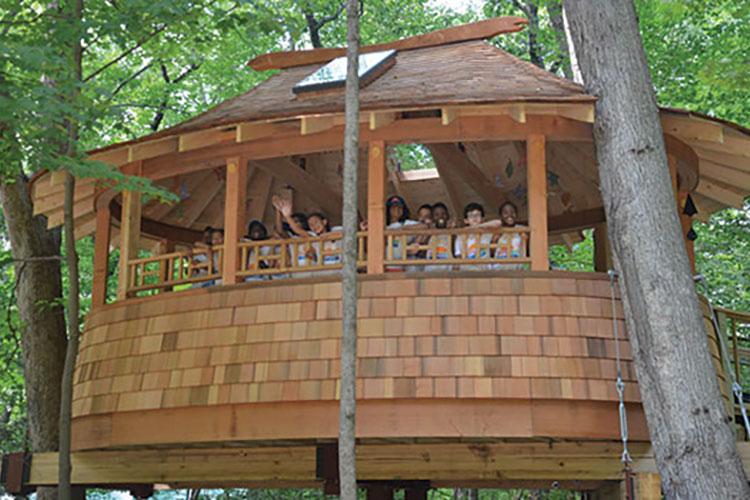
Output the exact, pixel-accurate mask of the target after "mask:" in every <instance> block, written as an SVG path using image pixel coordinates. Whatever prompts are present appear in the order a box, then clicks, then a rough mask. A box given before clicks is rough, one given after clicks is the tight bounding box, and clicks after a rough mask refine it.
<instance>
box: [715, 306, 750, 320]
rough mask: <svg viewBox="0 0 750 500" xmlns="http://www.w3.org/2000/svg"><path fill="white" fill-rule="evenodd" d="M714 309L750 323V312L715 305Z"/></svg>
mask: <svg viewBox="0 0 750 500" xmlns="http://www.w3.org/2000/svg"><path fill="white" fill-rule="evenodd" d="M714 310H716V311H717V312H720V313H722V314H724V315H726V316H729V317H730V318H732V319H737V320H740V321H741V322H743V323H750V312H744V311H735V310H733V309H727V308H725V307H720V306H714Z"/></svg>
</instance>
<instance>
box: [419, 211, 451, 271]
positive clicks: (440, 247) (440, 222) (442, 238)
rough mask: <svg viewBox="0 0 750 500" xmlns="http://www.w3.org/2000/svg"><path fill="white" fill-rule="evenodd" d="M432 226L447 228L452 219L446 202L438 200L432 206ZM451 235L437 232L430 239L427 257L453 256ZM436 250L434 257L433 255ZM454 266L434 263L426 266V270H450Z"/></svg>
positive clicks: (442, 258)
mask: <svg viewBox="0 0 750 500" xmlns="http://www.w3.org/2000/svg"><path fill="white" fill-rule="evenodd" d="M432 217H433V219H432V227H433V228H434V229H447V228H448V227H449V224H451V223H452V221H451V220H450V214H449V213H448V207H447V206H445V204H444V203H441V202H438V203H435V204H434V205H433V206H432ZM451 239H452V237H451V235H450V234H436V235H433V236H432V237H431V238H430V240H429V243H430V249H429V250H427V259H429V260H447V259H450V258H451ZM433 250H434V257H433ZM451 268H452V266H450V265H439V264H432V265H427V266H425V271H450V270H451Z"/></svg>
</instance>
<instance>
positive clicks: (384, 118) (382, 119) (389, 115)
mask: <svg viewBox="0 0 750 500" xmlns="http://www.w3.org/2000/svg"><path fill="white" fill-rule="evenodd" d="M369 115H370V130H376V129H379V128H380V127H385V126H386V125H390V124H391V123H393V122H394V121H396V117H397V115H398V114H397V113H396V112H394V111H380V112H377V111H373V112H371V113H370V114H369Z"/></svg>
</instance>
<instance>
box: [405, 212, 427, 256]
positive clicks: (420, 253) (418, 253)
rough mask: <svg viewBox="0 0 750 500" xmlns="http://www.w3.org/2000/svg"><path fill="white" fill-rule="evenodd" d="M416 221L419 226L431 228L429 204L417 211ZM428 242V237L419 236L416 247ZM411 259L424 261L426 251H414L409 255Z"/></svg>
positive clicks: (425, 235)
mask: <svg viewBox="0 0 750 500" xmlns="http://www.w3.org/2000/svg"><path fill="white" fill-rule="evenodd" d="M417 219H418V220H419V222H420V223H421V224H424V225H425V227H427V228H431V227H432V206H431V205H429V204H424V205H422V206H421V207H419V209H417ZM429 242H430V235H429V234H424V235H421V236H419V237H418V238H417V239H416V242H415V243H416V245H419V246H424V245H426V244H428V243H429ZM409 256H410V257H411V258H414V259H420V260H421V259H424V258H425V257H427V250H415V251H414V253H413V254H411V253H410V254H409Z"/></svg>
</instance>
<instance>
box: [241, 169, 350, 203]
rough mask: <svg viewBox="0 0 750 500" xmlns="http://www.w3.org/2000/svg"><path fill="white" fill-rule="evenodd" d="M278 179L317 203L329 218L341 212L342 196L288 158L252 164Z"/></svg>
mask: <svg viewBox="0 0 750 500" xmlns="http://www.w3.org/2000/svg"><path fill="white" fill-rule="evenodd" d="M252 165H253V166H256V167H258V168H260V169H262V170H264V171H266V172H267V173H269V174H271V175H272V176H274V177H276V178H277V179H279V180H281V181H283V182H285V183H286V184H288V185H290V186H292V187H293V188H294V189H295V190H297V191H298V192H299V193H302V194H304V195H305V196H307V197H308V198H310V199H311V200H312V201H314V202H315V203H317V204H318V205H319V206H320V208H321V209H322V210H323V212H325V214H326V215H327V216H329V217H335V216H337V214H338V213H339V212H340V211H341V194H339V193H337V192H335V191H333V190H332V189H331V188H330V187H328V185H327V184H325V183H323V182H322V181H321V180H320V179H318V178H317V177H315V176H313V175H311V174H309V173H308V172H306V171H305V170H302V169H301V168H300V167H299V166H298V165H296V164H295V163H293V162H292V161H291V160H289V159H288V158H275V159H272V160H260V161H254V162H252Z"/></svg>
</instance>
